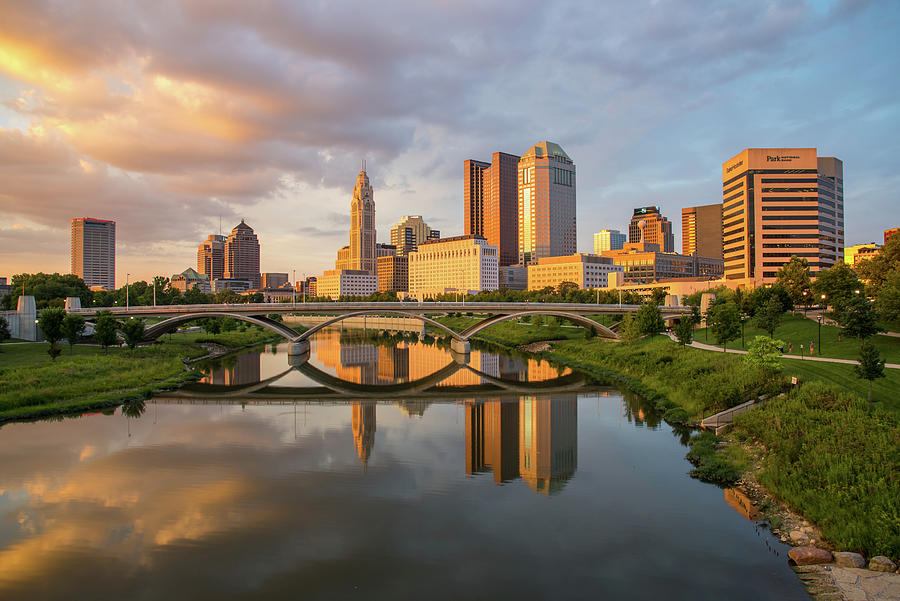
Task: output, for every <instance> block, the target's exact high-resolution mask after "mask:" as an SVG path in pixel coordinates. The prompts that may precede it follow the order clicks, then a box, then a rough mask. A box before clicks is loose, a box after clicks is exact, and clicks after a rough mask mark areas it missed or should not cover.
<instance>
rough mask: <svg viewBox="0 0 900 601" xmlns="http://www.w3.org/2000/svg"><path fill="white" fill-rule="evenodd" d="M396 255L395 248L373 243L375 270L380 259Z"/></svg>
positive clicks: (390, 245)
mask: <svg viewBox="0 0 900 601" xmlns="http://www.w3.org/2000/svg"><path fill="white" fill-rule="evenodd" d="M396 255H397V247H396V246H394V245H393V244H382V243H381V242H376V243H375V270H376V271H377V270H378V259H380V258H381V257H393V256H396Z"/></svg>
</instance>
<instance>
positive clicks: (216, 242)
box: [197, 234, 225, 282]
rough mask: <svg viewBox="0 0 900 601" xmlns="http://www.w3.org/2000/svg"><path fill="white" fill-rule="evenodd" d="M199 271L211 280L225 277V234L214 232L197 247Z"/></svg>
mask: <svg viewBox="0 0 900 601" xmlns="http://www.w3.org/2000/svg"><path fill="white" fill-rule="evenodd" d="M197 273H202V274H203V275H205V276H206V277H207V278H208V279H209V281H210V282H211V281H213V280H218V279H221V278H223V277H225V236H220V235H218V234H212V235H210V236H208V237H207V238H206V240H204V241H203V242H201V243H200V246H198V247H197Z"/></svg>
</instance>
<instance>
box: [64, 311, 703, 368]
mask: <svg viewBox="0 0 900 601" xmlns="http://www.w3.org/2000/svg"><path fill="white" fill-rule="evenodd" d="M77 304H78V303H71V305H70V303H68V302H67V303H66V309H67V310H68V311H69V312H70V313H75V314H78V315H82V316H84V317H86V318H90V317H93V316H95V315H96V314H97V313H98V312H99V311H110V312H111V313H112V314H113V315H114V316H116V317H120V318H121V317H161V318H163V319H162V321H160V322H159V323H155V324H152V325H151V326H149V327H148V328H147V329H146V331H145V332H144V339H145V340H146V341H152V340H155V339H157V338H159V336H161V335H162V334H165V333H167V332H171V331H173V330H175V329H176V328H178V326H180V325H182V324H184V323H187V322H190V321H194V320H196V319H202V318H207V317H230V318H233V319H237V320H240V321H246V322H249V323H252V324H256V325H259V326H262V327H264V328H267V329H269V330H272V331H273V332H275V333H277V334H279V335H280V336H283V337H284V338H285V339H287V340H289V341H290V342H292V343H293V344H292V346H291V350H290V354H292V355H302V354H305V353H306V352H308V350H309V338H310V337H311V336H312V335H314V334H315V333H316V332H318V331H319V330H321V329H323V328H326V327H328V326H330V325H333V324H336V323H339V322H341V321H343V320H345V319H347V318H349V317H361V316H366V315H390V316H396V317H409V318H414V319H420V320H422V321H423V322H425V323H426V324H428V325H430V326H433V327H434V328H435V329H437V330H439V331H442V332H444V333H446V334H447V335H448V336H450V337H451V338H452V341H451V348H452V350H454V351H456V352H459V353H466V352H468V351H469V340H470V339H471V338H472V337H473V336H475V335H477V334H478V333H479V332H481V331H482V330H484V329H485V328H488V327H490V326H492V325H495V324H497V323H500V322H502V321H507V320H510V319H519V318H522V317H527V316H535V315H546V316H551V317H557V318H560V319H566V320H569V321H571V322H573V323H576V324H579V325H581V326H584V327H585V328H587V329H590V330H592V331H594V332H595V333H596V334H597V335H598V336H600V337H602V338H608V339H612V340H615V339H618V334H617V333H616V331H615V330H616V328H615V326H613V327H608V326H605V325H603V324H601V323H599V322H597V321H595V320H594V319H591V317H592V316H598V315H622V314H625V313H636V312H637V311H638V309H640V307H641V306H640V305H601V304H587V303H529V302H525V303H521V302H516V303H513V302H510V303H504V302H501V303H484V302H468V303H467V302H451V303H442V302H409V301H403V302H353V303H346V302H332V303H327V302H326V303H251V304H239V305H233V304H214V305H209V304H207V305H157V306H140V307H103V308H90V309H83V308H80V307H78V306H75V305H77ZM660 311H661V313H662V317H663V319H665V320H671V319H677V318H679V317H681V316H684V315H690V313H691V309H690V307H684V306H662V307H660ZM448 313H471V314H473V315H478V316H481V317H482V319H481V321H479V322H477V323H475V324H473V325H471V326H470V327H468V328H466V329H465V330H463V331H462V332H456V331H454V330H451V329H450V328H448V327H447V326H445V325H444V324H442V323H440V322H438V321H436V320H435V319H433V318H432V317H430V316H431V315H435V314H438V315H440V314H448ZM286 314H290V315H331V316H333V317H332V318H331V319H327V320H325V321H323V322H321V323H318V324H316V325H315V326H313V327H312V328H310V329H308V330H306V331H305V332H302V333H301V332H297V331H296V330H294V329H293V328H290V327H289V326H287V325H285V324H283V323H281V322H279V321H276V320H274V319H271V318H270V317H269V315H286Z"/></svg>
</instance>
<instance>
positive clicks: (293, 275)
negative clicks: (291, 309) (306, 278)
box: [291, 269, 297, 305]
mask: <svg viewBox="0 0 900 601" xmlns="http://www.w3.org/2000/svg"><path fill="white" fill-rule="evenodd" d="M291 280H293V281H292V282H291V304H292V305H296V304H297V270H296V269H292V270H291Z"/></svg>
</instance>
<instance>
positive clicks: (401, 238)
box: [391, 215, 441, 256]
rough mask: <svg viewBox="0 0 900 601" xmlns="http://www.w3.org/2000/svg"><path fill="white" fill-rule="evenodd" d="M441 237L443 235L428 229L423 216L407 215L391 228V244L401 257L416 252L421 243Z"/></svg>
mask: <svg viewBox="0 0 900 601" xmlns="http://www.w3.org/2000/svg"><path fill="white" fill-rule="evenodd" d="M440 237H441V233H440V232H439V231H437V230H433V229H431V228H430V227H428V224H427V223H425V221H423V220H422V216H421V215H405V216H403V217H401V218H400V221H398V222H397V223H396V224H395V225H394V226H393V227H392V228H391V244H392V245H394V246H396V247H397V254H398V255H400V256H404V255H406V254H407V253H410V252H412V251H414V250H416V247H417V246H418V245H419V244H420V243H421V242H424V241H426V240H434V239H437V238H440Z"/></svg>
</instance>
